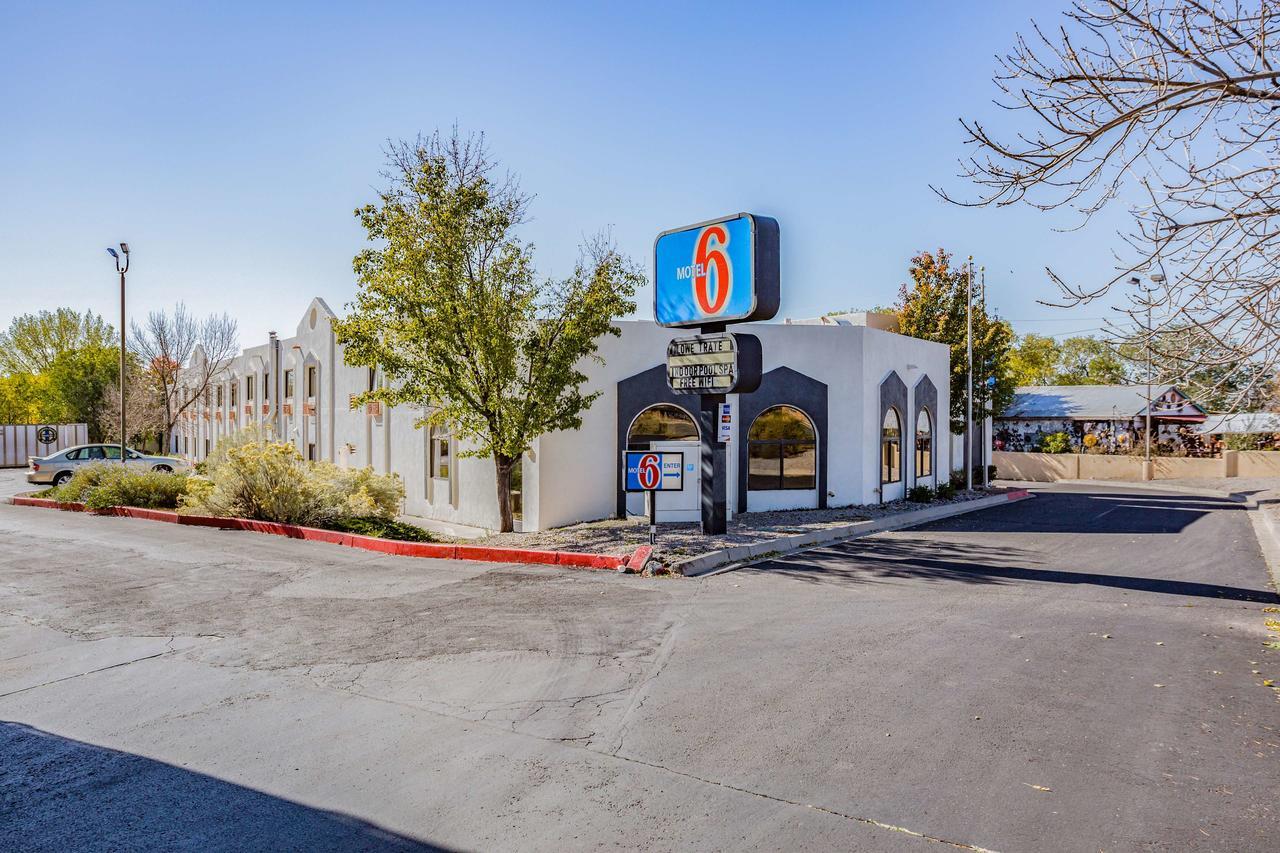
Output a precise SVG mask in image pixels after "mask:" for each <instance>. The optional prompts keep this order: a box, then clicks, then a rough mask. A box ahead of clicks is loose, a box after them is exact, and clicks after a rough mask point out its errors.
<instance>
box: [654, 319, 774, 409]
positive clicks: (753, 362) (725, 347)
mask: <svg viewBox="0 0 1280 853" xmlns="http://www.w3.org/2000/svg"><path fill="white" fill-rule="evenodd" d="M760 365H761V355H760V339H759V338H757V337H756V336H755V335H734V334H730V333H728V332H717V333H715V334H711V335H697V336H695V337H691V338H673V339H672V340H671V342H670V343H668V344H667V385H668V387H670V388H671V390H672V391H673V392H675V393H676V394H729V393H734V392H737V393H742V394H749V393H751V392H752V391H754V390H756V389H757V388H759V387H760Z"/></svg>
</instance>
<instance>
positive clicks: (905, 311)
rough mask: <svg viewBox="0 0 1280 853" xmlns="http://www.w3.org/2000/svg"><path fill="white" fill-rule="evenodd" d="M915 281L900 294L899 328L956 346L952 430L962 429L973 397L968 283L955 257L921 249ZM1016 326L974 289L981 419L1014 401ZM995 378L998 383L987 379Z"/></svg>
mask: <svg viewBox="0 0 1280 853" xmlns="http://www.w3.org/2000/svg"><path fill="white" fill-rule="evenodd" d="M909 273H910V275H911V283H910V284H904V285H903V286H902V289H901V291H900V293H899V295H898V308H897V312H898V327H899V329H900V330H901V332H902V334H904V335H911V336H912V337H916V338H923V339H924V340H928V341H937V342H939V343H944V344H947V345H948V346H949V347H951V419H950V420H951V431H952V432H957V433H958V432H963V431H964V427H965V409H966V401H967V399H968V396H967V394H968V392H967V387H966V386H967V382H966V378H967V370H968V361H967V354H966V346H965V342H966V337H967V328H966V320H965V317H966V300H967V290H968V281H967V279H966V273H965V271H964V270H963V269H961V268H956V267H953V266H952V265H951V255H950V254H948V253H947V252H946V251H945V250H943V249H939V250H938V251H937V253H936V254H934V253H930V252H921V253H920V254H918V255H916V256H915V257H914V258H912V259H911V268H910V270H909ZM1012 341H1013V330H1012V329H1011V328H1010V326H1009V324H1008V323H1006V322H1004V321H1003V320H1001V319H999V318H997V317H994V316H992V315H990V314H988V313H987V308H986V305H985V304H984V303H983V302H982V301H981V299H980V298H979V297H978V293H977V292H976V290H975V293H974V301H973V363H974V378H973V388H974V395H973V417H974V420H975V421H977V420H981V419H982V418H985V417H986V416H987V415H989V414H991V413H992V412H993V411H995V412H1000V411H1003V410H1004V409H1005V408H1006V407H1007V406H1008V405H1009V403H1011V402H1012V401H1013V389H1014V381H1013V378H1012V376H1011V374H1010V371H1009V364H1008V362H1009V349H1010V345H1011V343H1012ZM988 377H993V378H994V379H995V385H994V387H989V386H988V385H987V382H986V380H987V378H988Z"/></svg>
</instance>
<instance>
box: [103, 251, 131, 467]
mask: <svg viewBox="0 0 1280 853" xmlns="http://www.w3.org/2000/svg"><path fill="white" fill-rule="evenodd" d="M120 251H121V252H122V253H124V265H123V266H121V264H120V255H118V254H116V250H115V249H112V248H110V247H107V254H108V255H110V256H111V257H112V258H113V259H114V260H115V262H116V272H118V273H120V464H122V465H123V464H124V463H125V462H127V461H128V453H127V452H126V451H125V449H124V446H125V429H124V428H125V418H124V399H125V379H124V366H125V352H124V274H125V273H127V272H128V271H129V244H128V243H121V244H120Z"/></svg>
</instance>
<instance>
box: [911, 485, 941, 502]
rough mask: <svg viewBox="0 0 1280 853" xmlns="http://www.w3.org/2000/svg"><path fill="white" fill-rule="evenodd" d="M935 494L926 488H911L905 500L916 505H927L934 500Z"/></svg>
mask: <svg viewBox="0 0 1280 853" xmlns="http://www.w3.org/2000/svg"><path fill="white" fill-rule="evenodd" d="M935 495H936V493H935V492H934V491H933V489H931V488H929V487H928V486H912V487H911V488H910V490H908V491H907V500H909V501H911V502H912V503H916V504H927V503H929V502H930V501H931V500H933V499H934V497H935Z"/></svg>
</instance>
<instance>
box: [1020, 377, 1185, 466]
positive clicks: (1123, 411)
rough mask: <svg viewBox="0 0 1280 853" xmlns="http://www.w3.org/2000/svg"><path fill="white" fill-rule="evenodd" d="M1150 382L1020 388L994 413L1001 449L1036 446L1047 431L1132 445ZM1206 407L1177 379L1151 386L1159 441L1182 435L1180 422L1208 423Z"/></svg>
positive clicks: (1142, 422) (1081, 440) (1079, 441)
mask: <svg viewBox="0 0 1280 853" xmlns="http://www.w3.org/2000/svg"><path fill="white" fill-rule="evenodd" d="M1146 416H1147V386H1145V385H1044V386H1023V387H1020V388H1017V389H1015V391H1014V397H1013V402H1012V403H1011V404H1010V405H1009V407H1008V408H1007V409H1006V410H1005V411H1004V412H1003V413H1002V414H1001V415H1000V416H999V417H997V418H996V419H995V430H994V434H995V439H996V445H997V448H998V449H1002V450H1032V449H1035V448H1036V447H1038V446H1039V445H1040V442H1041V440H1042V439H1043V438H1044V436H1046V435H1050V434H1052V433H1056V432H1065V433H1067V435H1069V436H1071V437H1072V442H1073V444H1074V445H1076V446H1077V447H1079V446H1083V445H1085V444H1086V441H1085V436H1086V435H1093V436H1094V439H1093V444H1094V445H1097V444H1101V445H1102V446H1103V447H1104V448H1107V449H1116V450H1119V449H1123V448H1124V447H1125V446H1130V447H1131V446H1133V445H1132V444H1131V442H1133V441H1136V440H1138V438H1139V436H1140V435H1141V433H1142V431H1143V430H1144V429H1146ZM1206 417H1207V415H1206V413H1205V411H1204V409H1202V408H1200V407H1199V406H1197V405H1196V404H1195V403H1194V402H1192V400H1191V399H1190V398H1189V397H1187V395H1186V394H1184V393H1182V391H1181V390H1180V389H1178V388H1177V387H1176V386H1174V385H1153V386H1152V387H1151V421H1152V426H1153V432H1154V436H1153V437H1154V438H1155V439H1156V440H1157V441H1160V440H1169V439H1176V438H1179V436H1180V434H1179V431H1178V430H1179V428H1181V427H1184V426H1187V425H1189V424H1199V423H1203V422H1204V420H1205V418H1206Z"/></svg>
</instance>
